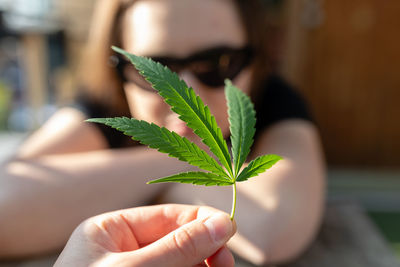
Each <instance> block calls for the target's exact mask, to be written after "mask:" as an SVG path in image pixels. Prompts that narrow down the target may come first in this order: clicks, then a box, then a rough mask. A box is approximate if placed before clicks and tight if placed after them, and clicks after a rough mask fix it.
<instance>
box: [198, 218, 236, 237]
mask: <svg viewBox="0 0 400 267" xmlns="http://www.w3.org/2000/svg"><path fill="white" fill-rule="evenodd" d="M204 225H205V226H206V227H207V229H208V231H209V232H210V236H211V238H212V239H213V240H214V242H216V243H219V242H221V241H226V240H227V239H228V237H230V236H231V234H232V230H233V225H232V221H231V219H230V218H229V216H228V215H227V214H224V213H217V214H214V215H212V216H211V217H210V218H208V219H207V220H206V221H205V222H204Z"/></svg>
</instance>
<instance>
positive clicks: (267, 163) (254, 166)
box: [236, 155, 282, 182]
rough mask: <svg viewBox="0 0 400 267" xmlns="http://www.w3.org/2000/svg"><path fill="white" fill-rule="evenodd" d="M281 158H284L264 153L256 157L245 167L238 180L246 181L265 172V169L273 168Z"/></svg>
mask: <svg viewBox="0 0 400 267" xmlns="http://www.w3.org/2000/svg"><path fill="white" fill-rule="evenodd" d="M281 159H282V158H281V157H279V156H277V155H264V156H260V157H257V158H256V159H254V160H252V161H250V163H249V165H247V167H246V168H244V169H243V171H242V172H241V173H240V174H239V176H238V177H237V178H236V182H242V181H246V180H247V179H249V178H251V177H254V176H257V175H259V174H260V173H263V172H265V170H267V169H269V168H271V167H272V166H273V165H274V164H275V163H277V162H278V161H279V160H281Z"/></svg>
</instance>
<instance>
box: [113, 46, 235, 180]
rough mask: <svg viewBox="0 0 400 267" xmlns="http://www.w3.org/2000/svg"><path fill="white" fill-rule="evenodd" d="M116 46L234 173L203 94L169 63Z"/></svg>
mask: <svg viewBox="0 0 400 267" xmlns="http://www.w3.org/2000/svg"><path fill="white" fill-rule="evenodd" d="M113 49H114V51H116V52H118V53H121V54H123V55H125V56H126V57H127V58H128V59H129V60H130V61H131V62H132V63H133V64H134V65H135V67H136V68H137V69H138V70H139V72H140V73H141V74H142V75H143V76H144V77H145V78H146V80H147V81H149V82H150V83H151V84H152V86H153V88H154V89H156V90H157V91H158V93H159V94H160V95H161V96H162V97H163V98H164V99H165V102H166V103H167V104H169V105H170V106H171V109H172V110H173V111H174V112H175V113H177V114H179V118H180V119H181V120H183V121H184V122H186V124H187V126H188V127H190V128H191V129H193V131H194V133H195V134H197V135H198V136H199V137H200V138H201V139H202V142H203V143H204V144H206V145H207V146H208V147H209V148H210V150H211V152H212V153H214V155H215V156H216V157H217V158H218V159H219V161H220V162H221V164H222V165H223V166H224V167H225V168H226V169H227V170H228V172H229V174H230V175H231V176H232V177H233V173H232V165H231V164H232V163H231V157H230V154H229V151H228V146H227V144H226V141H225V140H224V138H223V136H222V132H221V129H220V128H219V127H218V125H217V123H216V121H215V118H214V116H212V115H211V113H210V110H209V108H208V107H207V106H205V105H204V103H203V101H202V100H201V99H200V97H199V96H196V94H195V92H194V90H193V89H192V88H189V87H188V86H187V85H186V83H185V82H184V81H183V80H181V79H179V77H178V75H177V74H176V73H173V72H171V71H170V70H169V69H168V68H167V67H164V66H162V65H161V64H159V63H156V62H154V61H153V60H151V59H149V58H144V57H139V56H135V55H132V54H130V53H128V52H126V51H124V50H122V49H120V48H117V47H113Z"/></svg>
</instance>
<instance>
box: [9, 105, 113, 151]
mask: <svg viewBox="0 0 400 267" xmlns="http://www.w3.org/2000/svg"><path fill="white" fill-rule="evenodd" d="M85 119H87V118H86V116H85V114H84V113H82V112H81V111H79V110H77V109H74V108H62V109H60V110H59V111H57V112H56V113H55V114H54V115H53V116H52V117H51V118H50V119H49V120H48V121H47V122H46V123H45V124H44V125H43V126H42V127H40V128H39V129H38V130H37V131H36V132H34V133H33V134H32V135H31V136H30V137H29V138H28V139H27V140H26V141H25V142H24V143H23V144H22V145H21V147H20V149H19V150H18V152H17V157H20V158H31V157H37V156H43V155H50V154H66V153H78V152H84V151H92V150H98V149H105V148H107V145H106V141H105V139H104V137H103V136H102V134H101V133H100V131H99V130H98V129H97V128H96V127H95V126H94V125H93V124H91V123H87V122H85Z"/></svg>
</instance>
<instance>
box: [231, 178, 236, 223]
mask: <svg viewBox="0 0 400 267" xmlns="http://www.w3.org/2000/svg"><path fill="white" fill-rule="evenodd" d="M232 187H233V199H232V211H231V221H233V218H234V217H235V211H236V182H234V183H233V184H232Z"/></svg>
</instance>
